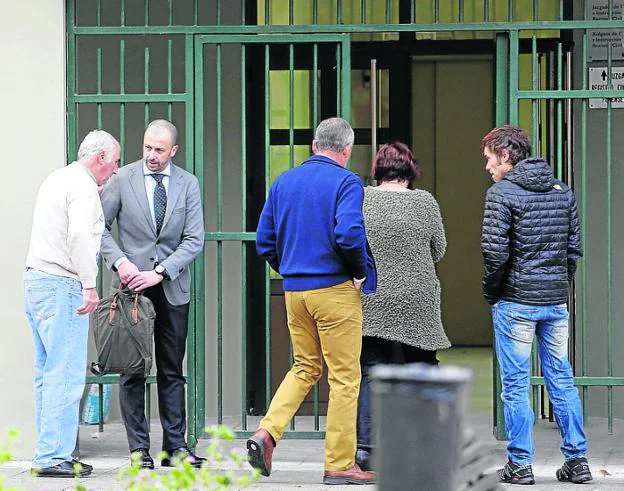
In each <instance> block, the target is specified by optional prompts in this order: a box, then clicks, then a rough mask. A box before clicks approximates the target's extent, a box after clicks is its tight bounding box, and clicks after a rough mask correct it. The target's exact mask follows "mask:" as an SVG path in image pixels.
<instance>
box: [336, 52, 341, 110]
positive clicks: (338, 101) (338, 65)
mask: <svg viewBox="0 0 624 491" xmlns="http://www.w3.org/2000/svg"><path fill="white" fill-rule="evenodd" d="M341 72H342V56H341V50H340V45H339V44H337V45H336V115H337V116H340V117H342V111H341V109H342V101H341V95H342V91H341V90H340V81H341V76H340V74H341Z"/></svg>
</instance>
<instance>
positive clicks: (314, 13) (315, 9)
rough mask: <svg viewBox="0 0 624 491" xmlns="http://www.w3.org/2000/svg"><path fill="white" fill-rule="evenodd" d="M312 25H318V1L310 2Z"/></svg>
mask: <svg viewBox="0 0 624 491" xmlns="http://www.w3.org/2000/svg"><path fill="white" fill-rule="evenodd" d="M312 24H318V0H312Z"/></svg>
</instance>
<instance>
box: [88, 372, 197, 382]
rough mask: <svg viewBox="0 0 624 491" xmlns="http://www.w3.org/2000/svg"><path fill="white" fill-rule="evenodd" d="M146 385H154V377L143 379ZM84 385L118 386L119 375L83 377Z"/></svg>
mask: <svg viewBox="0 0 624 491" xmlns="http://www.w3.org/2000/svg"><path fill="white" fill-rule="evenodd" d="M145 381H146V383H149V384H155V383H156V376H155V375H150V376H148V377H146V378H145ZM184 382H185V383H188V379H187V378H186V377H185V380H184ZM85 384H119V374H117V373H109V374H106V375H87V376H86V377H85Z"/></svg>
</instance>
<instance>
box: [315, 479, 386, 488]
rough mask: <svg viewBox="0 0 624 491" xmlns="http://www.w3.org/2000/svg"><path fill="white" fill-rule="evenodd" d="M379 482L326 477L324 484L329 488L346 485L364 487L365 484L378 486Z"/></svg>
mask: <svg viewBox="0 0 624 491" xmlns="http://www.w3.org/2000/svg"><path fill="white" fill-rule="evenodd" d="M376 483H377V481H376V480H375V479H367V480H360V479H350V478H348V477H324V478H323V484H327V485H328V486H340V485H345V484H355V485H359V484H361V485H364V484H376Z"/></svg>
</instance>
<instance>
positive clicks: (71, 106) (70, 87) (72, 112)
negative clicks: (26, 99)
mask: <svg viewBox="0 0 624 491" xmlns="http://www.w3.org/2000/svg"><path fill="white" fill-rule="evenodd" d="M66 15H67V20H66V24H67V46H66V49H67V121H66V124H67V162H68V163H69V162H72V161H73V160H74V159H75V158H76V139H77V135H76V132H77V131H76V107H77V106H76V100H75V94H76V92H77V91H78V87H77V86H76V35H75V34H74V33H73V30H74V28H75V23H76V12H75V2H67V12H66Z"/></svg>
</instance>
